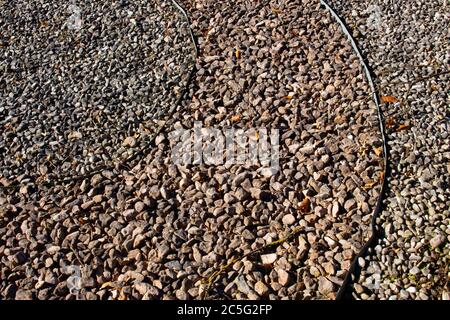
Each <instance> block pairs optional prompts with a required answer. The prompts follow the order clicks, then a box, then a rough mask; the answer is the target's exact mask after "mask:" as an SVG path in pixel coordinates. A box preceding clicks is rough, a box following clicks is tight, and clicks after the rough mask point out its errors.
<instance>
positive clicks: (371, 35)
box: [0, 0, 450, 299]
mask: <svg viewBox="0 0 450 320" xmlns="http://www.w3.org/2000/svg"><path fill="white" fill-rule="evenodd" d="M366 2H367V3H366ZM386 3H387V1H386ZM181 4H182V5H183V6H184V7H185V8H186V10H187V12H188V15H189V18H190V20H191V21H190V24H189V23H188V21H187V20H186V19H185V17H184V16H183V15H182V13H181V11H180V10H178V9H177V8H176V7H175V6H174V5H173V4H172V3H171V2H166V1H157V0H155V1H115V2H112V3H111V4H110V5H108V6H106V5H104V4H103V2H101V1H87V2H83V4H76V5H75V6H73V5H72V6H69V4H68V3H64V4H61V5H58V4H56V3H54V2H51V1H45V0H42V1H38V2H33V5H31V4H28V3H27V4H25V3H22V4H21V3H17V4H16V3H14V4H11V3H6V2H0V6H1V8H2V10H1V12H0V16H1V19H0V31H1V34H2V38H0V41H1V42H0V50H1V57H2V58H1V60H0V70H1V71H2V72H1V75H0V99H1V104H0V115H1V117H0V126H1V127H0V133H1V137H2V138H1V140H0V152H1V154H2V159H1V163H0V168H1V171H0V187H1V189H0V297H1V298H3V299H14V298H16V299H29V298H38V299H73V298H78V299H142V298H144V299H174V298H175V299H200V298H217V299H226V298H233V299H265V298H270V299H334V298H335V297H336V293H337V290H338V289H339V288H340V286H341V284H342V281H343V279H344V277H345V275H346V273H347V271H348V269H349V267H350V264H351V262H352V261H353V259H354V258H355V256H356V254H357V253H358V252H359V250H360V249H361V247H362V245H363V244H364V243H365V242H366V241H367V240H368V239H369V237H370V235H371V229H370V220H371V218H372V214H373V210H374V207H375V204H376V201H377V199H378V197H379V195H380V187H381V181H382V175H383V172H384V168H383V161H384V157H385V156H386V155H385V154H383V152H382V137H381V133H380V128H379V123H378V117H377V116H378V115H377V108H376V105H375V103H374V102H373V101H372V95H371V92H370V89H369V86H368V83H367V80H366V78H365V75H364V72H363V70H362V68H361V63H360V61H359V59H358V58H357V56H356V54H355V52H354V50H353V48H352V47H351V45H350V42H349V41H348V39H347V37H346V36H345V34H344V33H343V32H342V30H341V28H340V26H339V25H338V24H337V23H336V22H335V20H334V19H333V17H332V16H331V15H330V14H329V13H328V12H327V11H326V10H325V9H324V7H322V6H320V4H319V2H318V1H315V0H292V1H275V2H274V1H242V0H238V1H233V2H232V3H228V2H222V1H195V3H192V2H190V1H183V2H181ZM330 5H331V7H333V8H335V9H336V11H337V12H338V13H339V14H340V15H341V16H342V17H343V19H344V20H345V22H346V23H347V25H348V26H349V30H350V32H351V33H352V34H353V35H354V36H355V38H356V39H357V41H358V45H359V46H360V47H361V49H362V52H363V55H364V57H366V58H367V62H368V64H369V66H370V67H371V69H372V70H373V72H374V79H375V81H376V87H377V90H379V94H380V96H383V97H384V98H383V99H382V100H383V101H384V102H383V103H382V107H383V116H384V117H385V119H386V128H387V136H388V140H389V147H390V153H389V159H390V170H391V174H390V175H389V179H388V192H387V195H386V197H385V201H384V206H383V210H382V212H381V215H380V217H379V219H378V221H377V223H378V224H379V225H380V226H382V229H383V230H384V231H385V232H384V233H385V235H384V237H383V238H382V239H380V240H377V241H378V242H377V244H376V247H375V248H374V249H373V250H371V252H370V253H369V255H367V256H366V257H365V258H364V259H360V261H359V264H360V265H361V268H362V272H361V276H360V277H358V278H356V279H355V284H354V285H353V286H352V291H353V296H354V297H355V298H358V299H388V298H389V299H407V298H413V299H448V292H449V288H448V278H449V270H448V256H449V237H450V235H449V234H450V223H449V207H450V197H449V192H448V187H449V184H450V164H449V163H450V150H449V149H448V148H449V145H450V144H449V142H450V141H449V139H450V136H449V126H450V110H449V99H448V93H449V81H448V78H449V74H448V73H445V72H447V70H448V63H449V52H450V50H449V48H448V46H449V45H448V43H449V41H448V40H449V31H448V30H449V26H448V24H449V22H448V21H449V19H448V18H449V17H448V16H449V8H448V7H446V6H444V2H442V1H426V2H425V1H423V2H422V1H404V3H403V2H402V4H401V5H400V4H399V5H398V6H397V5H395V6H391V5H385V4H384V3H383V1H378V2H376V3H373V4H372V3H370V1H364V2H362V1H354V2H353V1H350V2H345V5H343V4H342V3H341V2H340V1H330ZM80 19H81V20H80ZM189 26H190V27H191V29H192V31H193V33H194V34H195V36H196V37H197V39H198V46H199V48H200V53H199V55H198V57H197V58H196V60H195V62H194V58H195V51H194V45H193V43H192V41H191V39H190V37H189ZM194 64H195V66H196V73H195V74H194V77H193V79H192V81H191V82H190V83H189V86H188V90H187V94H186V95H185V96H184V97H183V99H182V100H181V103H180V104H179V105H177V109H176V112H175V113H174V114H172V113H170V112H169V110H170V109H171V107H172V106H175V102H176V101H177V99H178V98H179V97H180V95H181V93H182V88H183V87H184V86H185V85H186V83H187V79H188V75H189V72H190V70H191V68H192V67H193V66H194ZM386 96H389V97H388V98H386ZM394 97H395V98H394ZM194 122H197V124H201V125H202V127H205V128H206V127H213V128H216V129H219V130H224V129H226V128H230V127H234V128H241V129H250V128H265V129H267V130H271V129H278V130H279V135H280V146H279V151H280V152H279V153H280V158H279V167H280V168H279V170H278V171H277V172H271V171H267V170H266V171H265V170H260V166H258V165H253V164H232V165H229V164H224V165H206V164H200V165H176V164H174V163H173V161H172V158H171V150H172V147H173V143H171V141H170V139H169V133H170V132H172V131H173V130H175V129H179V128H184V129H192V128H193V127H194ZM162 125H164V131H162V132H161V133H160V134H158V135H157V137H156V139H154V140H152V134H153V133H155V132H157V128H160V127H161V126H162ZM258 139H259V138H258V137H256V140H258ZM151 141H153V142H152V144H150V146H151V147H150V148H148V149H145V150H144V152H141V153H136V152H137V151H138V150H140V149H141V148H142V147H143V146H147V145H148V144H149V143H150V142H151ZM134 154H136V156H135V157H132V159H131V160H129V161H126V160H125V159H129V157H130V156H132V155H134ZM119 164H121V165H119ZM98 169H100V170H99V171H98V173H97V171H96V170H98ZM90 173H92V174H90ZM80 175H81V178H80ZM75 177H78V178H75ZM62 178H65V179H68V180H67V181H64V182H62V181H60V180H58V179H62ZM72 178H73V179H72ZM55 181H57V182H55ZM48 182H50V183H48ZM293 232H295V236H291V237H289V238H288V239H287V240H286V241H282V242H281V243H279V244H278V245H273V246H271V247H269V248H267V249H266V250H264V251H261V252H256V253H255V254H251V255H247V256H246V257H245V258H241V257H242V255H245V254H248V253H250V252H252V251H254V250H257V249H258V248H262V247H263V246H265V245H268V244H274V243H277V240H281V239H285V238H286V236H288V235H290V234H292V233H293ZM225 265H229V267H227V268H226V269H225V270H224V271H223V272H221V273H219V274H216V275H217V276H215V277H212V275H213V274H214V273H215V272H216V271H218V270H220V269H221V267H223V266H225Z"/></svg>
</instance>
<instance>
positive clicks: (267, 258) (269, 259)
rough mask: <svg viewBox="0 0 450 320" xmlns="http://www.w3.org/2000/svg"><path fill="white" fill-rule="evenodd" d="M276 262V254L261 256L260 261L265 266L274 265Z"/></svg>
mask: <svg viewBox="0 0 450 320" xmlns="http://www.w3.org/2000/svg"><path fill="white" fill-rule="evenodd" d="M276 260H277V254H276V253H269V254H263V255H261V261H262V263H263V264H265V265H270V264H272V263H274V262H275V261H276Z"/></svg>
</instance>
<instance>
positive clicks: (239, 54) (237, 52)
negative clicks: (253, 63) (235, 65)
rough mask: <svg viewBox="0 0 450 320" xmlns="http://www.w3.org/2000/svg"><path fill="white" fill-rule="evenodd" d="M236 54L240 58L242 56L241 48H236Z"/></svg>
mask: <svg viewBox="0 0 450 320" xmlns="http://www.w3.org/2000/svg"><path fill="white" fill-rule="evenodd" d="M234 55H235V56H236V59H239V58H240V57H241V51H240V50H239V49H236V51H235V52H234Z"/></svg>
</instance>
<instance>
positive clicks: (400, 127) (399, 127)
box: [395, 124, 409, 132]
mask: <svg viewBox="0 0 450 320" xmlns="http://www.w3.org/2000/svg"><path fill="white" fill-rule="evenodd" d="M408 128H409V126H408V125H407V124H401V125H399V126H398V127H397V129H395V131H397V132H399V131H402V130H406V129H408Z"/></svg>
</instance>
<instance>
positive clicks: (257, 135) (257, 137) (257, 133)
mask: <svg viewBox="0 0 450 320" xmlns="http://www.w3.org/2000/svg"><path fill="white" fill-rule="evenodd" d="M255 136H256V140H259V137H260V135H259V131H256V133H255Z"/></svg>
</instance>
